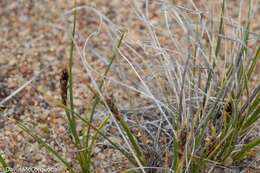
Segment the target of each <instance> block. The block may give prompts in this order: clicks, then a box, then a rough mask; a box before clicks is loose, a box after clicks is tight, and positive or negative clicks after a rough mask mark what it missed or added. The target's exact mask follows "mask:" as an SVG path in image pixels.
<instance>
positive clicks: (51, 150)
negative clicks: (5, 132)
mask: <svg viewBox="0 0 260 173" xmlns="http://www.w3.org/2000/svg"><path fill="white" fill-rule="evenodd" d="M17 126H18V127H19V128H21V129H22V130H23V131H24V132H26V133H27V134H28V135H30V136H31V137H32V138H33V139H34V140H36V141H37V142H38V143H39V144H40V145H42V146H43V147H44V148H45V149H46V150H47V151H48V152H49V153H51V154H53V155H54V156H55V157H56V158H57V159H58V160H59V161H60V162H61V163H63V164H64V166H65V167H67V168H68V169H69V170H70V172H71V173H75V171H74V170H73V168H72V167H71V166H70V164H69V163H68V162H67V161H66V160H65V159H64V158H63V157H62V156H60V154H59V153H58V152H57V151H55V150H54V149H53V148H52V147H51V146H50V145H49V144H47V143H46V142H45V141H44V140H43V139H42V138H41V137H39V136H38V135H37V134H35V133H34V132H33V131H32V130H31V129H29V128H28V127H26V126H25V125H24V124H23V123H22V122H17Z"/></svg>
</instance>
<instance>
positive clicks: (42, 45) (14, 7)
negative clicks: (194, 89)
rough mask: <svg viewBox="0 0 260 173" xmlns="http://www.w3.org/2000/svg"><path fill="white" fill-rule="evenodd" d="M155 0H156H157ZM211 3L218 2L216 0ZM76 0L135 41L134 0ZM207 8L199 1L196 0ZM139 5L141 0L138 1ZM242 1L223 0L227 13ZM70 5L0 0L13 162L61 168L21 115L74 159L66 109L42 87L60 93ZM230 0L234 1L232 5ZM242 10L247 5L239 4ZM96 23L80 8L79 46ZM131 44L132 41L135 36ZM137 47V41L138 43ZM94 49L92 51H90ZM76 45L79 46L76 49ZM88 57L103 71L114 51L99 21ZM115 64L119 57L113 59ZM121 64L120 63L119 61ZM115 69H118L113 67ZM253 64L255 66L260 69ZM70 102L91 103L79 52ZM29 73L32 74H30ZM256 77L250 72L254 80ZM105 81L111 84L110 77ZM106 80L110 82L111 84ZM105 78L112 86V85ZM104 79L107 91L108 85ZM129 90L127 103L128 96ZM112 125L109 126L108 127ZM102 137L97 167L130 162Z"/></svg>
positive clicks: (3, 132)
mask: <svg viewBox="0 0 260 173" xmlns="http://www.w3.org/2000/svg"><path fill="white" fill-rule="evenodd" d="M158 2H159V1H158ZM175 3H177V4H182V5H185V6H187V7H190V6H191V5H190V4H189V5H188V3H187V2H184V1H175ZM151 4H152V5H151V11H150V16H151V20H153V21H154V23H155V24H157V23H159V22H160V21H159V19H160V18H159V17H158V16H157V14H158V13H160V12H158V11H160V9H159V8H157V7H158V4H157V3H156V2H154V1H152V2H151ZM216 4H219V3H217V2H216ZM78 5H79V6H81V5H88V6H91V7H94V8H97V9H98V10H99V11H100V12H102V13H103V14H105V15H106V16H107V17H108V18H109V19H110V20H111V21H113V22H114V23H115V24H117V25H119V26H120V27H121V28H122V29H125V28H127V29H128V37H129V38H131V40H132V43H136V45H138V44H139V43H142V34H145V31H143V32H142V29H143V24H142V22H140V20H137V17H136V14H135V10H134V8H133V4H132V2H131V1H127V0H123V1H119V0H111V1H109V2H108V1H107V2H105V1H101V0H97V1H83V0H82V1H80V2H78ZM197 5H198V7H201V8H203V9H205V4H204V3H203V1H200V3H198V4H197ZM140 6H142V3H140ZM238 6H239V3H237V2H236V1H235V0H234V1H231V2H230V3H229V6H228V9H230V10H228V12H229V13H230V14H229V15H230V16H235V17H236V14H237V10H238ZM72 7H73V3H72V1H70V0H67V1H63V0H57V1H51V0H49V1H36V0H28V1H18V0H17V1H9V0H1V1H0V26H1V27H0V102H1V103H2V102H4V104H3V105H4V107H5V108H3V110H2V111H1V117H0V152H1V153H3V155H4V157H5V158H6V160H7V163H8V164H9V165H10V166H11V167H23V166H28V167H29V166H32V167H56V168H58V169H59V172H65V170H64V168H63V167H62V166H61V164H60V163H59V162H57V161H56V160H55V159H53V157H52V156H51V155H50V154H48V152H46V150H45V149H43V148H42V147H41V146H39V145H38V144H37V142H35V141H34V140H32V138H30V137H29V136H28V135H27V134H25V133H24V132H22V130H20V129H19V128H18V127H17V126H16V125H15V124H14V122H13V121H11V120H10V119H9V118H14V119H17V120H22V121H23V122H25V123H26V124H27V125H28V126H29V127H32V128H33V129H34V131H35V132H37V133H38V134H39V135H41V136H42V137H43V138H45V139H46V142H48V143H49V144H50V145H52V146H53V147H54V148H55V149H56V150H57V151H58V152H59V153H62V155H63V156H64V157H65V158H67V160H68V161H70V162H71V163H72V164H73V163H74V159H75V158H74V153H75V152H76V151H74V147H73V144H72V143H71V140H70V138H69V137H68V135H67V126H66V120H65V116H64V113H63V111H62V110H61V109H60V108H57V107H56V106H55V105H54V104H52V103H50V102H48V101H46V99H45V98H44V96H43V94H42V93H41V92H40V91H44V92H45V93H46V94H47V95H51V96H52V97H54V98H55V99H57V100H60V96H59V78H60V72H61V70H62V69H63V68H64V67H65V66H66V64H67V59H68V55H69V33H70V27H71V21H72V17H71V15H70V14H69V12H70V11H69V10H70V9H71V8H72ZM233 7H235V8H233ZM243 14H246V12H243ZM257 14H258V17H256V18H255V19H254V21H255V22H254V24H253V25H252V31H253V32H255V33H257V32H258V34H259V30H260V28H259V23H260V17H259V8H258V12H257ZM98 25H99V18H98V17H97V16H96V15H94V13H93V12H92V11H91V10H81V11H79V12H78V23H77V43H78V45H79V49H82V48H83V46H84V42H85V40H86V38H87V36H88V35H89V34H90V33H92V32H93V31H95V30H96V29H97V28H98ZM133 46H135V44H133ZM136 47H137V48H138V46H136ZM91 50H92V52H91ZM77 51H78V52H79V50H77ZM89 52H91V54H90V55H87V60H88V63H90V64H91V65H92V66H93V67H94V68H95V70H96V71H97V72H98V73H101V72H103V71H104V68H105V67H106V65H107V62H108V59H107V57H109V56H111V54H112V52H111V41H110V38H109V36H108V34H107V32H106V28H105V27H102V28H101V32H100V34H99V35H98V36H96V37H93V39H92V42H91V43H90V44H89V48H88V51H87V53H89ZM117 63H118V64H120V63H121V64H122V62H120V61H118V62H117ZM116 67H118V68H115V69H113V72H114V73H116V74H117V75H116V76H117V78H119V79H120V77H121V78H122V79H126V78H128V77H125V76H124V75H126V76H128V75H129V76H131V75H133V74H132V72H131V71H127V69H126V71H125V72H126V74H121V75H123V76H119V77H118V74H120V70H121V71H122V70H124V69H123V68H124V66H123V65H122V66H120V67H119V66H116ZM120 68H121V69H120ZM117 69H119V72H118V71H117ZM259 69H260V68H259V66H258V69H257V71H258V74H259ZM73 73H74V81H75V85H74V88H75V90H74V91H75V105H76V107H77V110H78V111H80V112H81V113H83V112H87V111H88V105H90V104H91V98H92V97H93V95H92V94H91V92H89V90H88V89H87V87H86V84H87V83H89V78H88V77H86V75H85V74H86V72H85V71H84V68H83V67H82V63H81V61H80V58H79V55H78V54H77V55H76V59H75V63H74V71H73ZM31 79H32V81H30V80H31ZM135 80H136V77H133V78H132V77H129V79H128V80H126V82H129V83H131V82H132V81H135ZM27 81H30V83H29V84H28V85H27V86H26V87H24V88H23V89H22V90H21V91H19V92H18V93H17V94H15V95H14V96H12V97H10V99H8V100H7V99H6V98H8V96H9V95H11V94H12V93H14V91H16V90H17V89H18V88H19V87H21V86H22V85H23V84H25V83H26V82H27ZM256 81H257V77H256V78H255V82H256ZM107 86H110V84H107ZM111 86H113V85H112V84H111ZM111 86H110V87H111ZM110 87H106V90H107V92H108V93H109V92H111V90H112V89H111V88H110ZM114 95H116V96H117V98H120V100H121V99H122V100H127V101H125V102H123V103H125V104H122V107H127V104H130V105H131V106H133V107H134V106H137V105H140V104H141V105H142V104H143V105H145V101H144V103H142V102H138V103H136V102H135V101H134V100H133V101H132V99H131V98H136V97H139V96H138V95H136V94H135V93H131V92H127V94H126V93H124V90H123V89H121V90H118V91H116V92H115V93H114ZM129 98H130V103H129ZM112 133H113V130H112ZM111 138H112V139H113V140H117V141H119V143H120V142H121V139H120V138H117V137H116V135H115V136H111ZM103 143H104V141H99V143H98V145H97V149H96V151H95V159H94V160H95V161H94V164H93V165H94V170H95V172H120V170H121V169H122V168H125V167H127V161H126V160H125V159H124V158H123V157H122V156H121V155H120V154H119V153H118V152H116V151H115V150H112V149H110V148H105V149H104V147H103V146H102V144H103Z"/></svg>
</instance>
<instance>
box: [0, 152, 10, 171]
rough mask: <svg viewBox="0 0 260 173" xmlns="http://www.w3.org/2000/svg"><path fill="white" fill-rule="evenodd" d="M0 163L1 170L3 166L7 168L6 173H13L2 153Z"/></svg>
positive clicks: (4, 168)
mask: <svg viewBox="0 0 260 173" xmlns="http://www.w3.org/2000/svg"><path fill="white" fill-rule="evenodd" d="M0 165H2V166H1V167H0V170H1V168H3V170H5V171H4V172H5V173H11V171H10V170H9V169H8V168H9V167H8V165H7V164H6V162H5V160H4V158H3V157H2V155H1V154H0Z"/></svg>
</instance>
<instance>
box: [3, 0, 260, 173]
mask: <svg viewBox="0 0 260 173" xmlns="http://www.w3.org/2000/svg"><path fill="white" fill-rule="evenodd" d="M226 3H227V2H226V1H225V0H223V2H222V5H221V10H220V11H221V12H220V15H219V19H218V22H217V26H216V24H215V22H214V21H213V19H212V18H210V17H209V22H210V25H211V26H210V29H211V30H210V29H208V28H207V23H206V21H205V20H206V19H205V18H207V17H208V16H204V17H203V15H204V14H199V15H198V16H199V22H198V23H196V24H194V23H192V22H191V21H190V20H191V19H190V18H189V17H188V16H187V15H186V13H185V14H184V13H182V12H181V11H180V9H182V8H180V7H178V6H174V5H171V4H166V5H167V7H169V8H171V10H170V11H171V12H172V14H173V16H175V21H176V23H178V24H179V25H180V28H182V29H183V32H184V34H183V35H182V32H180V35H182V36H183V37H185V38H186V39H184V41H183V43H185V46H184V47H182V46H180V45H178V44H182V43H178V42H177V41H176V40H178V39H177V38H175V37H174V36H173V35H172V32H171V30H170V29H171V28H170V25H169V24H170V21H169V18H168V17H167V15H166V13H165V16H164V17H165V24H166V33H168V35H169V37H170V40H171V41H172V44H174V46H173V47H174V48H175V49H176V51H177V52H178V51H179V52H180V55H178V56H179V57H178V56H176V57H177V58H180V60H177V58H175V55H174V54H171V53H170V51H169V50H168V49H167V47H166V46H165V47H163V45H162V44H161V43H160V41H159V39H158V38H157V34H156V33H157V31H156V29H155V28H154V27H153V26H152V25H151V24H150V21H149V18H148V16H147V15H146V14H143V13H142V11H141V10H139V9H138V7H136V12H137V14H138V15H139V16H140V17H141V18H142V21H144V23H145V26H146V28H147V30H148V37H149V38H150V40H151V42H152V46H151V49H152V50H148V51H147V52H146V53H147V54H148V55H150V56H153V57H154V58H157V59H156V60H154V59H148V60H151V62H149V63H148V64H143V65H144V66H145V67H146V68H148V71H149V72H151V73H150V74H148V76H149V75H150V76H151V75H154V76H155V77H154V79H157V80H148V79H146V78H145V76H143V75H142V70H140V69H139V67H138V66H137V65H136V64H135V62H133V61H131V60H130V59H128V58H127V55H126V51H125V52H124V50H128V51H129V52H131V51H132V54H136V55H137V57H141V58H144V59H145V58H147V56H146V57H145V56H142V55H141V53H139V52H138V51H135V50H134V49H133V48H132V47H131V43H129V42H128V41H124V40H123V38H124V37H125V33H120V36H119V37H117V38H119V39H117V40H118V41H117V42H118V43H117V45H116V46H115V50H114V52H113V55H112V57H111V58H110V61H109V63H108V65H107V67H106V70H105V73H104V74H103V75H101V76H102V79H101V81H100V82H97V81H93V83H94V84H97V85H94V86H88V88H89V89H90V91H91V92H92V93H93V94H94V99H93V100H94V101H93V104H92V108H91V111H90V114H89V115H85V116H82V115H80V114H79V113H77V112H76V111H75V109H74V103H73V89H72V88H73V80H72V77H73V74H72V64H73V50H74V46H75V42H74V35H75V32H76V31H75V28H76V27H75V25H76V10H74V12H75V13H74V24H73V32H72V41H71V49H70V57H69V65H68V70H67V69H65V70H63V72H62V78H61V98H62V103H59V104H58V105H59V106H60V107H62V108H63V109H64V110H65V112H66V117H67V122H68V126H69V135H70V136H72V140H73V143H74V144H75V146H76V148H77V151H78V152H77V157H76V158H77V162H78V164H79V165H80V169H81V171H80V172H84V173H90V172H93V170H92V167H91V165H92V162H93V160H92V151H93V148H94V147H95V143H96V140H97V138H98V137H102V138H103V139H104V140H107V141H108V142H109V143H110V145H111V146H112V147H114V148H115V149H117V150H119V151H120V152H121V153H122V154H123V155H124V156H125V157H126V158H127V159H128V160H129V162H131V164H132V167H131V168H129V169H128V170H125V171H124V172H151V173H152V172H176V173H180V172H191V173H196V172H214V171H216V170H218V169H223V170H228V171H232V169H233V168H235V167H236V166H237V164H239V163H240V161H241V160H242V159H245V158H246V157H249V156H250V155H253V154H255V153H256V152H257V149H258V148H259V144H260V138H259V137H255V138H252V137H251V138H250V137H248V135H249V134H250V132H251V129H252V128H253V127H254V125H255V124H257V122H258V120H259V117H260V116H259V115H260V112H259V110H260V109H259V99H260V92H259V91H260V85H255V86H254V87H252V86H251V82H250V80H251V79H252V76H253V73H254V70H255V68H256V64H257V62H258V61H259V58H260V53H259V51H260V47H259V45H258V47H257V45H256V43H255V44H253V46H255V49H254V51H255V52H254V53H252V52H251V53H250V52H249V51H250V50H249V39H250V20H251V15H252V14H251V13H252V9H251V8H252V4H251V1H250V2H249V8H248V11H249V12H248V17H247V23H246V26H245V27H242V26H241V28H242V29H241V30H242V31H241V30H238V31H239V34H241V36H242V37H241V38H239V37H238V38H236V39H233V40H232V39H230V38H229V37H228V36H227V35H225V31H226V30H227V29H226V28H225V27H226V25H227V21H226V20H225V12H226ZM194 6H195V5H194ZM194 8H196V6H195V7H194ZM147 9H148V7H147ZM197 10H198V9H197ZM104 20H105V19H104ZM106 20H108V19H106ZM194 20H195V19H194ZM109 22H111V21H109ZM189 22H190V23H189ZM194 25H195V26H194ZM194 28H195V29H194ZM215 28H218V29H217V31H215ZM166 35H167V34H166ZM205 38H206V39H205ZM205 40H206V43H202V42H203V41H205ZM237 40H239V41H237ZM180 42H181V41H180ZM119 48H120V49H119ZM186 48H187V49H186ZM149 51H151V52H149ZM156 51H158V52H156ZM154 52H156V53H157V54H155V53H154ZM124 53H125V54H124ZM118 54H119V55H120V57H122V58H123V59H124V60H125V62H126V64H127V65H128V67H129V68H130V69H131V70H133V71H134V74H136V76H137V78H138V81H139V83H141V85H142V87H143V89H137V88H136V86H134V87H132V86H129V85H124V86H125V87H127V88H128V89H132V90H134V91H135V92H138V93H139V94H142V95H143V97H144V98H145V99H148V100H149V104H150V106H151V107H152V108H153V109H152V112H151V113H150V119H149V118H147V119H145V120H144V121H145V123H144V124H141V123H139V122H136V123H135V126H137V129H138V130H139V131H146V132H147V133H148V134H149V138H150V139H151V141H152V144H150V145H145V144H143V143H142V141H140V140H139V139H138V136H137V134H136V133H135V132H134V130H133V128H132V127H133V126H132V124H131V123H129V122H128V121H127V120H125V118H124V115H123V113H122V111H121V110H120V109H119V108H118V106H117V104H116V101H115V100H114V98H113V97H110V98H108V97H107V96H106V95H107V93H105V91H104V89H103V87H104V83H105V81H106V80H107V79H110V78H109V73H108V72H109V70H111V68H112V64H113V63H115V58H116V57H117V55H118ZM83 58H85V57H83ZM157 60H158V61H157ZM153 63H154V64H153ZM223 63H224V65H223ZM220 66H221V70H219V67H220ZM84 67H85V68H86V70H87V71H88V70H89V69H88V66H84ZM155 67H161V68H162V69H163V70H162V71H163V72H157V71H156V70H154V68H155ZM218 73H219V75H218ZM118 83H119V84H122V83H120V82H118ZM122 86H123V84H122ZM67 93H68V95H67ZM115 99H117V98H115ZM137 101H138V100H137ZM98 105H101V106H103V107H104V108H106V109H107V110H108V115H107V116H105V117H104V118H103V119H102V120H101V123H100V124H99V126H98V127H95V126H94V125H93V121H94V120H93V118H94V115H95V112H96V109H97V106H98ZM139 110H142V107H139ZM140 116H141V115H140ZM76 119H78V120H80V121H81V122H82V123H83V124H84V125H85V126H87V130H86V131H84V132H83V135H80V134H79V132H78V131H77V123H76V122H77V121H76ZM109 120H113V123H114V125H115V126H116V127H117V129H118V131H119V133H120V134H121V136H122V138H123V139H124V142H125V143H126V147H122V146H121V145H120V144H118V143H115V142H114V141H112V140H111V139H110V138H108V137H107V135H106V134H105V133H104V132H103V131H102V129H103V128H104V126H105V125H106V124H107V123H108V121H109ZM147 124H149V126H148V125H147ZM18 126H19V127H20V128H21V129H23V130H24V131H25V132H26V133H28V134H29V135H30V136H32V137H33V138H34V139H35V140H36V141H37V142H38V143H40V144H41V145H42V146H44V147H45V148H46V149H47V151H48V152H50V153H52V154H53V155H54V156H55V157H56V158H57V159H58V160H60V161H61V162H62V163H63V164H64V166H65V167H67V168H68V170H69V171H70V172H77V171H75V170H74V167H73V165H70V164H69V163H68V162H67V161H66V160H65V159H64V158H62V157H61V156H60V154H59V153H57V152H56V151H55V150H54V149H52V148H51V147H50V146H49V145H48V144H47V143H46V142H44V140H42V139H41V138H40V137H39V136H38V135H37V134H35V133H34V132H33V131H32V130H31V129H29V128H27V127H26V126H25V125H24V124H22V123H21V122H19V123H18ZM92 134H94V135H92ZM80 136H81V137H80ZM258 150H259V149H258ZM0 161H1V162H0V163H2V164H3V163H4V162H3V159H2V158H1V157H0ZM3 165H4V164H3Z"/></svg>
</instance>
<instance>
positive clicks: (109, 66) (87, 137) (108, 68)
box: [86, 32, 125, 147]
mask: <svg viewBox="0 0 260 173" xmlns="http://www.w3.org/2000/svg"><path fill="white" fill-rule="evenodd" d="M124 36H125V32H123V34H122V35H121V37H120V39H119V42H118V44H117V48H120V46H121V45H122V42H123V38H124ZM115 58H116V53H115V51H114V53H113V55H112V58H111V60H110V62H109V64H108V66H107V68H106V71H105V73H104V75H103V76H104V77H103V79H102V81H101V82H100V84H99V90H100V91H101V90H102V87H103V85H104V81H105V78H106V76H107V74H108V72H109V70H110V68H111V66H112V64H113V62H114V60H115ZM99 102H100V97H99V95H95V100H94V103H93V106H92V109H91V113H90V119H89V122H90V124H91V123H92V121H93V117H94V113H95V110H96V107H97V105H98V104H99ZM89 135H90V127H89V128H88V130H87V135H86V147H88V143H89Z"/></svg>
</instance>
